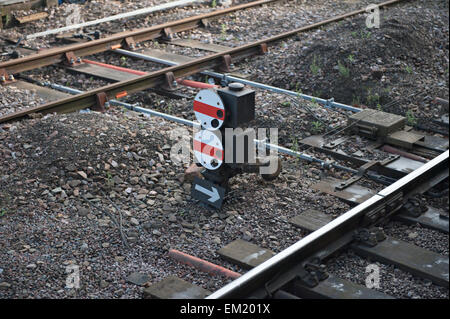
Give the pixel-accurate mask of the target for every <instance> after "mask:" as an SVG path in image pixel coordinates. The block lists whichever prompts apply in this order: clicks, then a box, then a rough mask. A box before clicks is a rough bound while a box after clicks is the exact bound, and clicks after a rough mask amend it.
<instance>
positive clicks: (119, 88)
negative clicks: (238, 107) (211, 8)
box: [0, 0, 404, 123]
mask: <svg viewBox="0 0 450 319" xmlns="http://www.w3.org/2000/svg"><path fill="white" fill-rule="evenodd" d="M401 1H404V0H390V1H387V2H383V3H380V4H379V7H385V6H388V5H392V4H395V3H398V2H401ZM364 12H366V11H365V9H360V10H356V11H352V12H349V13H346V14H343V15H339V16H336V17H334V18H330V19H327V20H324V21H321V22H317V23H314V24H311V25H308V26H304V27H301V28H298V29H295V30H292V31H288V32H284V33H281V34H279V35H276V36H273V37H270V38H266V39H263V40H260V41H256V42H253V43H250V44H246V45H243V46H240V47H237V48H233V49H230V50H227V51H224V52H220V53H215V54H211V55H208V56H206V57H202V58H199V59H196V60H193V61H190V62H187V63H183V64H179V65H176V66H171V67H168V68H164V69H161V70H158V71H155V72H151V73H149V74H147V75H143V76H140V77H138V78H135V79H131V80H128V81H123V82H118V83H114V84H110V85H107V86H104V87H101V88H97V89H94V90H91V91H89V92H86V93H83V94H79V95H76V96H73V97H69V98H65V99H62V100H58V101H54V102H50V103H47V104H44V105H41V106H37V107H33V108H30V109H27V110H23V111H19V112H15V113H11V114H7V115H6V116H3V117H0V123H2V122H8V121H11V120H18V119H21V118H24V117H25V116H27V115H28V114H31V113H44V114H47V113H53V112H59V113H68V112H73V111H76V110H80V109H84V108H88V107H96V106H98V104H99V100H100V101H105V99H115V98H119V97H123V96H126V95H128V94H130V93H134V92H138V91H142V90H145V89H149V88H153V87H156V86H161V85H163V86H166V87H167V86H169V87H170V86H171V85H172V84H173V81H175V79H177V78H182V77H186V76H189V75H192V74H195V73H198V72H201V71H204V70H207V69H212V68H217V67H220V68H221V71H224V72H226V68H227V66H229V64H230V63H231V61H236V60H238V59H242V58H245V57H249V56H252V55H255V54H262V53H265V52H266V51H267V46H268V45H269V44H273V43H274V42H276V41H279V40H282V39H284V38H287V37H290V36H293V35H295V34H297V33H299V32H304V31H308V30H311V29H314V28H318V27H320V26H323V25H326V24H329V23H333V22H336V21H339V20H342V19H345V18H348V17H351V16H355V15H358V14H361V13H364Z"/></svg>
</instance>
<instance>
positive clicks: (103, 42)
mask: <svg viewBox="0 0 450 319" xmlns="http://www.w3.org/2000/svg"><path fill="white" fill-rule="evenodd" d="M276 1H280V0H258V1H253V2H249V3H245V4H241V5H237V6H234V7H230V8H226V9H222V10H216V11H213V12H210V13H205V14H200V15H196V16H193V17H189V18H185V19H180V20H176V21H171V22H167V23H163V24H159V25H155V26H152V27H148V28H143V29H137V30H133V31H126V32H120V33H116V34H114V35H112V36H110V37H107V38H103V39H98V40H93V41H89V42H87V43H79V44H72V45H68V46H64V47H62V48H53V49H49V50H45V51H43V52H40V53H37V54H33V55H30V56H26V57H23V58H19V59H14V60H9V61H6V62H2V63H0V71H1V70H2V69H3V70H4V72H6V73H7V74H9V75H13V74H16V73H20V72H24V71H29V70H32V69H36V68H40V67H43V66H47V65H52V64H55V63H59V62H63V61H64V60H65V54H66V53H68V52H73V54H74V55H75V56H76V57H83V56H87V55H92V54H96V53H100V52H104V51H108V50H110V49H111V48H114V47H122V46H124V47H125V46H127V42H126V41H127V38H128V39H132V41H134V42H135V43H138V42H142V41H147V40H153V39H157V38H160V37H164V36H168V35H169V34H172V33H177V32H181V31H187V30H191V29H195V28H197V27H199V26H201V25H204V24H205V23H206V21H208V19H214V18H217V17H220V16H223V15H226V14H229V13H232V12H235V11H238V10H243V9H247V8H251V7H256V6H260V5H264V4H269V3H272V2H276Z"/></svg>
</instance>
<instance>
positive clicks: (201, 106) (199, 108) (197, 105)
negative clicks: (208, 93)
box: [194, 101, 225, 121]
mask: <svg viewBox="0 0 450 319" xmlns="http://www.w3.org/2000/svg"><path fill="white" fill-rule="evenodd" d="M194 111H195V112H199V113H202V114H205V115H208V116H211V117H214V118H216V119H218V120H222V121H223V120H224V119H225V110H223V109H221V108H218V107H215V106H212V105H209V104H205V103H202V102H199V101H194ZM217 111H221V112H222V116H221V117H219V116H217Z"/></svg>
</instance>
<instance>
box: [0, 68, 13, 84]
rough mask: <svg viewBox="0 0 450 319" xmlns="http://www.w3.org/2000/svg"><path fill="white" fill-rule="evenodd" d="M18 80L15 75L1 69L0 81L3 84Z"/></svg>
mask: <svg viewBox="0 0 450 319" xmlns="http://www.w3.org/2000/svg"><path fill="white" fill-rule="evenodd" d="M13 82H16V79H15V78H14V75H12V74H8V72H6V70H5V69H0V83H1V84H3V85H6V84H9V83H13Z"/></svg>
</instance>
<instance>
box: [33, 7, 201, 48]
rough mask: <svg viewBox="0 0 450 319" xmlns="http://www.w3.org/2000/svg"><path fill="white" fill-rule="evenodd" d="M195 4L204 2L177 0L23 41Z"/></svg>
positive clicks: (56, 30)
mask: <svg viewBox="0 0 450 319" xmlns="http://www.w3.org/2000/svg"><path fill="white" fill-rule="evenodd" d="M196 2H198V3H200V2H204V0H178V1H173V2H168V3H164V4H160V5H157V6H154V7H150V8H143V9H139V10H135V11H131V12H125V13H120V14H116V15H113V16H110V17H106V18H102V19H98V20H93V21H88V22H84V23H79V24H73V25H69V26H66V27H62V28H58V29H52V30H48V31H43V32H38V33H34V34H30V35H27V36H25V39H26V40H30V39H35V38H40V37H44V36H47V35H50V34H56V33H60V32H64V31H69V30H74V29H80V28H84V27H88V26H91V25H96V24H100V23H104V22H109V21H114V20H119V19H124V18H130V17H134V16H137V15H141V14H149V13H152V12H156V11H161V10H165V9H172V8H175V7H179V6H187V5H190V4H193V3H196Z"/></svg>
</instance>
